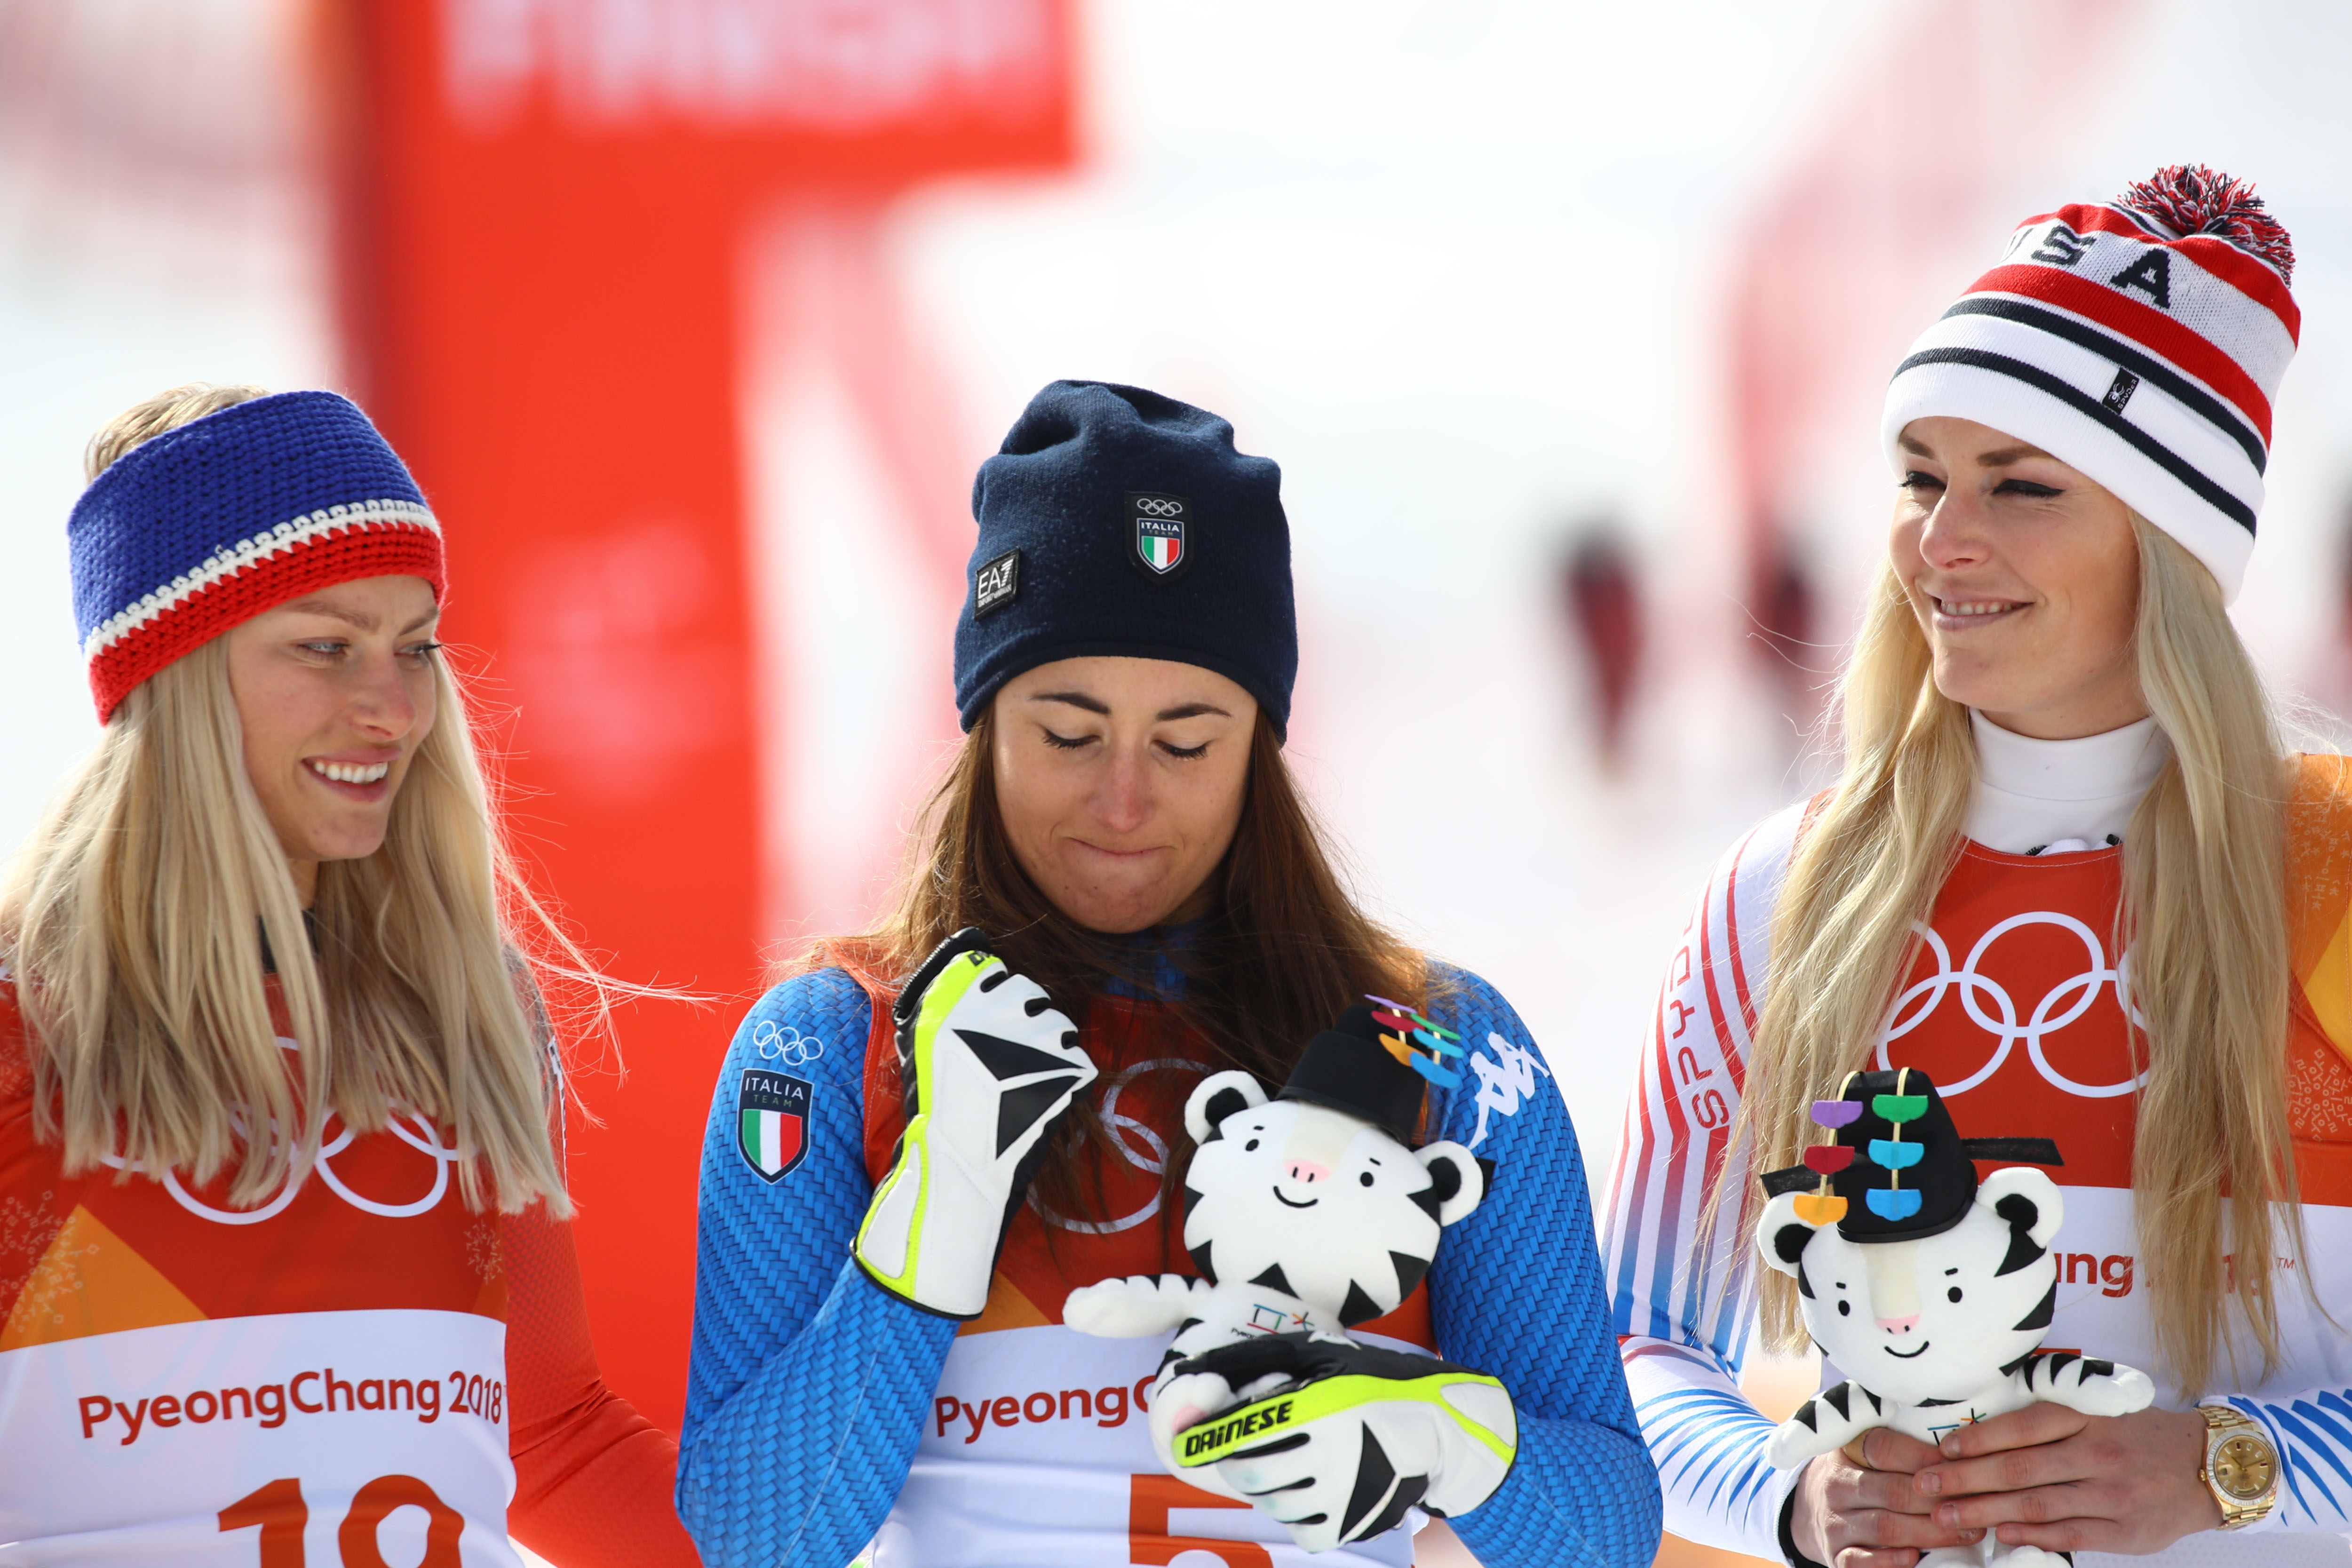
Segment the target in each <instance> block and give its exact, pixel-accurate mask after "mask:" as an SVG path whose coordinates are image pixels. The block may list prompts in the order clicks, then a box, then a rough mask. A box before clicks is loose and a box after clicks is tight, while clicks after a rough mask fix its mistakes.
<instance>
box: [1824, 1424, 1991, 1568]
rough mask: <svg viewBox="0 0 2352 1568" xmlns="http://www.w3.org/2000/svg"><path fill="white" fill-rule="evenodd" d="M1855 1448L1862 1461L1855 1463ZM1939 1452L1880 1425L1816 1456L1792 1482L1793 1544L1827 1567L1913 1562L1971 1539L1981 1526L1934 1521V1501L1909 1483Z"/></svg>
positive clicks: (1894, 1567)
mask: <svg viewBox="0 0 2352 1568" xmlns="http://www.w3.org/2000/svg"><path fill="white" fill-rule="evenodd" d="M1855 1450H1859V1457H1860V1458H1862V1460H1863V1461H1864V1462H1863V1464H1861V1465H1856V1464H1855V1463H1854V1462H1853V1455H1854V1451H1855ZM1939 1458H1942V1456H1941V1455H1940V1454H1938V1453H1937V1451H1936V1449H1935V1448H1933V1447H1930V1446H1928V1445H1927V1444H1926V1443H1922V1442H1921V1441H1919V1439H1917V1438H1916V1437H1912V1436H1906V1435H1905V1434H1903V1433H1901V1432H1897V1431H1895V1430H1894V1429H1893V1428H1891V1427H1886V1426H1880V1427H1875V1428H1874V1429H1872V1430H1871V1431H1868V1432H1865V1433H1864V1434H1863V1435H1862V1436H1860V1437H1859V1438H1857V1439H1855V1440H1854V1441H1853V1443H1850V1444H1848V1445H1847V1446H1846V1447H1844V1448H1841V1449H1833V1450H1832V1451H1831V1452H1829V1453H1826V1454H1823V1455H1822V1456H1820V1457H1819V1458H1816V1459H1814V1460H1813V1461H1812V1462H1811V1464H1809V1465H1807V1466H1806V1467H1805V1473H1804V1475H1803V1477H1802V1478H1801V1479H1800V1480H1799V1481H1798V1482H1797V1501H1796V1507H1795V1509H1794V1510H1793V1511H1792V1512H1791V1513H1790V1518H1789V1526H1790V1535H1791V1536H1792V1537H1793V1538H1794V1539H1795V1542H1796V1545H1797V1550H1799V1551H1800V1552H1803V1553H1804V1554H1805V1555H1806V1556H1807V1557H1809V1558H1811V1559H1812V1560H1813V1561H1814V1562H1816V1563H1825V1564H1827V1565H1828V1568H1913V1564H1915V1563H1917V1562H1918V1561H1919V1553H1920V1552H1922V1551H1925V1550H1928V1549H1931V1548H1934V1547H1937V1546H1959V1545H1966V1544H1971V1543H1973V1542H1976V1541H1978V1540H1979V1539H1980V1538H1981V1537H1982V1536H1983V1534H1984V1531H1983V1530H1982V1529H1980V1528H1979V1529H1969V1528H1958V1527H1955V1526H1954V1525H1951V1524H1948V1523H1945V1522H1943V1521H1939V1520H1937V1518H1936V1517H1935V1510H1936V1509H1937V1500H1936V1499H1935V1498H1932V1497H1925V1496H1922V1495H1921V1494H1920V1492H1919V1490H1918V1489H1917V1488H1916V1486H1914V1485H1913V1484H1912V1482H1913V1478H1914V1475H1915V1473H1916V1472H1917V1471H1919V1470H1922V1469H1924V1468H1927V1466H1929V1465H1932V1464H1934V1463H1936V1462H1937V1460H1938V1459H1939ZM1943 1506H1945V1507H1949V1506H1950V1505H1949V1504H1948V1503H1947V1504H1944V1505H1943Z"/></svg>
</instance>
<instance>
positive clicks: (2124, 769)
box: [1966, 709, 2172, 855]
mask: <svg viewBox="0 0 2352 1568" xmlns="http://www.w3.org/2000/svg"><path fill="white" fill-rule="evenodd" d="M1969 727H1970V728H1971V729H1973V730H1974V731H1975V732H1976V740H1977V787H1976V794H1975V795H1974V796H1973V797H1972V798H1971V799H1970V800H1969V819H1968V825H1967V827H1966V832H1967V834H1968V836H1969V837H1970V838H1972V839H1974V840H1976V841H1977V842H1978V843H1979V844H1981V845H1983V846H1984V847H1987V848H1988V849H1999V850H2002V851H2004V852H2006V853H2008V854H2011V855H2032V854H2034V853H2036V852H2054V853H2056V854H2061V855H2064V854H2073V853H2076V852H2079V851H2082V850H2085V849H2102V848H2105V847H2106V846H2107V843H2108V841H2109V839H2110V837H2112V838H2113V839H2115V840H2116V842H2121V840H2122V838H2123V833H2124V828H2125V826H2126V825H2127V824H2128V823H2129V822H2130V821H2131V814H2132V811H2133V809H2134V808H2135V807H2137V805H2139V797H2140V796H2141V795H2146V794H2147V786H2148V785H2149V784H2154V783H2155V782H2156V775H2157V773H2158V772H2159V771H2160V770H2161V769H2162V768H2163V766H2164V763H2165V759H2167V758H2168V757H2169V756H2170V755H2171V754H2172V747H2171V743H2170V742H2168V741H2167V740H2166V739H2165V737H2164V732H2163V731H2160V730H2158V728H2157V727H2156V721H2155V720H2154V719H2152V718H2151V719H2143V720H2141V721H2139V722H2138V723H2137V724H2126V725H2125V726H2124V727H2123V728H2122V729H2120V730H2110V731H2107V732H2106V733H2105V734H2104V735H2084V736H2083V737H2082V738H2080V739H2079V740H2073V741H2036V740H2034V739H2032V737H2030V736H2026V735H2019V734H2015V733H2012V732H2011V731H2007V730H2004V729H2002V728H2001V727H2000V725H1998V724H1996V723H1994V722H1993V721H1991V720H1990V719H1988V718H1986V717H1985V716H1984V715H1983V714H1981V713H1979V712H1978V711H1976V710H1974V709H1970V710H1969Z"/></svg>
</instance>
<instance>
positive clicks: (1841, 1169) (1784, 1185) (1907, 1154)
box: [1762, 1068, 2065, 1242]
mask: <svg viewBox="0 0 2352 1568" xmlns="http://www.w3.org/2000/svg"><path fill="white" fill-rule="evenodd" d="M1813 1124H1814V1125H1815V1126H1817V1127H1824V1128H1827V1129H1829V1130H1830V1131H1832V1133H1834V1134H1835V1137H1836V1141H1835V1142H1830V1143H1817V1144H1815V1145H1814V1146H1813V1147H1812V1148H1810V1149H1808V1150H1806V1151H1805V1163H1803V1164H1802V1165H1795V1166H1790V1168H1789V1169H1787V1170H1785V1171H1771V1172H1768V1173H1766V1174H1765V1175H1764V1176H1763V1178H1762V1181H1763V1184H1764V1190H1765V1191H1766V1192H1767V1193H1769V1194H1773V1195H1775V1196H1777V1195H1778V1194H1781V1193H1784V1192H1791V1191H1794V1190H1796V1189H1798V1188H1801V1187H1804V1186H1808V1185H1811V1184H1812V1183H1813V1180H1814V1178H1816V1177H1818V1178H1819V1181H1820V1186H1819V1189H1818V1190H1817V1191H1815V1192H1813V1193H1811V1194H1807V1195H1806V1196H1804V1197H1801V1198H1799V1199H1798V1200H1797V1217H1798V1218H1799V1219H1801V1220H1803V1221H1804V1222H1805V1223H1806V1224H1808V1225H1830V1224H1832V1223H1834V1224H1835V1225H1836V1226H1837V1227H1838V1234H1839V1235H1841V1236H1843V1237H1845V1238H1846V1239H1847V1240H1848V1241H1852V1242H1873V1241H1916V1240H1918V1239H1919V1238H1920V1237H1928V1236H1937V1235H1940V1234H1942V1233H1943V1232H1945V1231H1948V1230H1949V1229H1951V1228H1952V1227H1953V1226H1956V1225H1958V1224H1959V1223H1960V1220H1961V1217H1962V1216H1963V1215H1966V1214H1967V1213H1968V1212H1969V1205H1970V1204H1971V1203H1973V1202H1975V1201H1976V1195H1977V1167H1976V1162H1978V1161H1979V1160H2009V1161H2013V1162H2021V1163H2026V1164H2033V1165H2063V1164H2064V1163H2065V1162H2064V1161H2063V1160H2062V1159H2060V1158H2059V1157H2058V1145H2057V1144H2055V1143H2053V1142H2051V1141H2050V1140H2049V1139H2047V1138H1963V1137H1961V1136H1960V1134H1959V1130H1958V1128H1956V1127H1954V1126H1953V1125H1952V1114H1951V1112H1950V1111H1948V1110H1945V1109H1944V1097H1943V1096H1942V1095H1940V1094H1938V1093H1937V1092H1936V1086H1935V1084H1933V1083H1932V1082H1930V1081H1929V1080H1928V1078H1927V1074H1926V1073H1924V1072H1921V1071H1920V1070H1919V1069H1918V1068H1894V1069H1892V1070H1890V1071H1886V1072H1855V1073H1848V1074H1846V1077H1845V1082H1844V1083H1843V1084H1842V1085H1840V1086H1839V1089H1838V1095H1837V1098H1836V1099H1834V1100H1815V1101H1813Z"/></svg>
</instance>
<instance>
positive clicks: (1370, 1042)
mask: <svg viewBox="0 0 2352 1568" xmlns="http://www.w3.org/2000/svg"><path fill="white" fill-rule="evenodd" d="M1461 1055H1462V1046H1461V1037H1460V1036H1458V1035H1456V1034H1454V1031H1453V1030H1451V1029H1447V1028H1444V1027H1442V1026H1439V1025H1437V1024H1434V1023H1432V1022H1431V1021H1430V1020H1429V1019H1427V1018H1425V1017H1423V1016H1422V1015H1421V1014H1420V1013H1418V1012H1416V1011H1415V1010H1413V1009H1412V1008H1411V1007H1408V1006H1406V1005H1404V1004H1403V1003H1402V1002H1391V1001H1390V1000H1389V999H1388V998H1386V997H1384V996H1371V997H1367V998H1366V999H1365V1000H1364V1001H1362V1002H1360V1003H1358V1004H1357V1005H1354V1006H1353V1007H1350V1008H1349V1009H1348V1010H1347V1011H1346V1012H1345V1013H1343V1014H1341V1015H1340V1016H1339V1022H1338V1023H1336V1024H1334V1025H1332V1026H1330V1027H1329V1028H1328V1029H1325V1030H1323V1031H1322V1032H1321V1033H1319V1034H1318V1035H1317V1036H1316V1037H1314V1038H1313V1039H1311V1040H1309V1041H1307V1048H1306V1049H1305V1050H1303V1051H1301V1052H1300V1053H1299V1055H1298V1065H1297V1067H1295V1068H1291V1070H1290V1081H1289V1082H1288V1083H1286V1084H1284V1085H1283V1086H1282V1093H1281V1094H1280V1096H1278V1097H1277V1098H1280V1099H1283V1100H1305V1101H1307V1103H1308V1104H1310V1105H1321V1106H1328V1107H1329V1108H1330V1109H1331V1110H1339V1111H1344V1112H1346V1113H1347V1114H1348V1115H1349V1116H1354V1117H1359V1118H1361V1119H1362V1120H1363V1121H1369V1122H1370V1123H1371V1124H1372V1125H1373V1126H1375V1127H1378V1128H1380V1129H1381V1131H1384V1132H1386V1133H1387V1134H1388V1135H1389V1136H1390V1137H1391V1138H1393V1139H1395V1140H1396V1141H1397V1142H1400V1143H1402V1144H1404V1145H1406V1146H1407V1147H1408V1148H1410V1147H1411V1146H1412V1144H1413V1143H1414V1142H1416V1141H1417V1140H1418V1138H1419V1135H1420V1131H1421V1097H1422V1092H1423V1089H1424V1088H1425V1086H1427V1085H1429V1084H1436V1085H1438V1086H1439V1087H1440V1088H1445V1089H1450V1088H1452V1087H1454V1085H1456V1084H1458V1083H1460V1082H1461V1081H1462V1075H1461V1074H1460V1073H1458V1072H1455V1071H1454V1070H1453V1069H1452V1068H1448V1067H1446V1066H1445V1061H1446V1060H1447V1059H1448V1058H1457V1059H1458V1058H1460V1057H1461Z"/></svg>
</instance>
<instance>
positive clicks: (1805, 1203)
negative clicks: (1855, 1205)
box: [1797, 1193, 1845, 1226]
mask: <svg viewBox="0 0 2352 1568" xmlns="http://www.w3.org/2000/svg"><path fill="white" fill-rule="evenodd" d="M1797 1217H1798V1218H1799V1219H1801V1220H1802V1221H1804V1222H1805V1223H1806V1224H1807V1225H1810V1226H1824V1225H1835V1224H1837V1222H1838V1221H1840V1220H1842V1219H1843V1218H1845V1200H1844V1199H1843V1198H1842V1197H1839V1196H1837V1195H1836V1194H1824V1193H1801V1194H1798V1196H1797Z"/></svg>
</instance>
